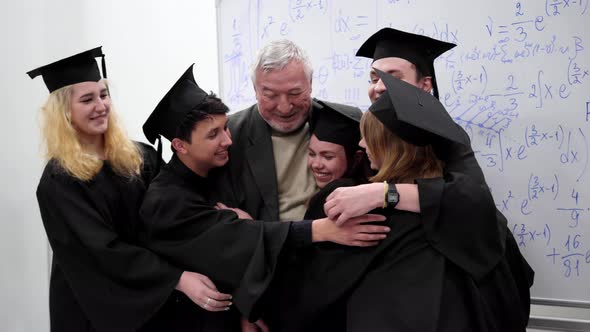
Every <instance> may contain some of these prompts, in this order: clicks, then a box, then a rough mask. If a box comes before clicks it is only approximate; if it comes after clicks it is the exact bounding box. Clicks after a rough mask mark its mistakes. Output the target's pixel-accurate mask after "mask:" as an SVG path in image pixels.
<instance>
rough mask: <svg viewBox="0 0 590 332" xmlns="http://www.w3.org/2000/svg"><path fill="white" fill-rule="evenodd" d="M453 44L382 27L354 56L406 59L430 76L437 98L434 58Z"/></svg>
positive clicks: (453, 45)
mask: <svg viewBox="0 0 590 332" xmlns="http://www.w3.org/2000/svg"><path fill="white" fill-rule="evenodd" d="M455 46H457V45H455V44H452V43H447V42H444V41H441V40H437V39H433V38H430V37H426V36H422V35H416V34H413V33H408V32H404V31H401V30H396V29H392V28H383V29H381V30H379V31H377V32H376V33H374V34H373V35H372V36H371V37H369V39H367V40H366V41H365V42H364V43H363V45H361V47H360V48H359V49H358V51H357V52H356V56H362V57H366V58H372V59H373V61H375V60H379V59H382V58H390V57H396V58H402V59H406V60H408V61H409V62H411V63H413V64H414V65H415V66H416V67H417V68H418V69H419V70H420V71H421V72H423V73H425V74H426V75H428V76H432V88H433V92H434V96H435V97H436V98H438V86H437V84H436V77H435V73H434V59H436V58H437V57H439V56H440V55H441V54H443V53H444V52H446V51H448V50H450V49H451V48H453V47H455Z"/></svg>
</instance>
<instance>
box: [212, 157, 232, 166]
mask: <svg viewBox="0 0 590 332" xmlns="http://www.w3.org/2000/svg"><path fill="white" fill-rule="evenodd" d="M228 161H229V156H225V157H219V158H217V160H216V162H215V166H216V167H222V166H225V164H227V162H228Z"/></svg>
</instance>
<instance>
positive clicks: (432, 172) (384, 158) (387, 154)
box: [360, 112, 443, 183]
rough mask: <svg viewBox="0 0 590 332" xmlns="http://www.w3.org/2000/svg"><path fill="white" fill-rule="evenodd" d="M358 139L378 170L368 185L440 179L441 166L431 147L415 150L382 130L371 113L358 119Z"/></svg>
mask: <svg viewBox="0 0 590 332" xmlns="http://www.w3.org/2000/svg"><path fill="white" fill-rule="evenodd" d="M360 126H361V135H362V137H363V138H364V139H365V142H366V144H367V148H368V149H369V152H370V153H371V155H372V157H373V158H374V159H375V161H377V162H379V163H380V164H381V166H380V167H379V171H378V172H377V174H375V175H374V176H373V177H371V178H369V180H370V181H372V182H381V181H390V182H395V183H413V182H414V180H415V179H419V178H433V177H438V176H442V169H443V162H442V161H441V160H439V159H438V158H437V157H436V155H435V154H434V150H433V149H432V146H431V145H427V146H423V147H422V146H416V145H413V144H411V143H408V142H406V141H404V140H402V139H401V138H400V137H399V136H397V135H395V134H394V133H392V132H391V131H390V130H389V129H387V128H385V126H384V125H383V123H381V121H379V119H377V118H376V117H375V116H374V115H373V114H372V113H371V112H365V113H364V114H363V117H362V118H361V124H360Z"/></svg>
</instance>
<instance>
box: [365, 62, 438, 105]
mask: <svg viewBox="0 0 590 332" xmlns="http://www.w3.org/2000/svg"><path fill="white" fill-rule="evenodd" d="M375 69H379V70H381V71H382V72H385V73H388V74H390V75H392V76H394V77H396V78H398V79H400V80H402V81H405V82H407V83H410V84H412V85H414V86H416V87H418V88H420V89H423V90H425V91H430V90H432V77H431V76H424V77H421V78H418V77H419V76H420V75H418V72H417V71H416V66H415V65H414V64H413V63H411V62H410V61H408V60H406V59H402V58H396V57H390V58H381V59H378V60H375V61H374V62H373V64H372V65H371V73H370V81H369V82H370V83H369V99H371V102H372V103H374V102H375V100H377V98H379V96H381V95H382V94H383V92H385V91H386V90H387V89H386V88H385V85H384V84H383V82H382V81H381V79H380V78H379V75H377V72H376V71H375Z"/></svg>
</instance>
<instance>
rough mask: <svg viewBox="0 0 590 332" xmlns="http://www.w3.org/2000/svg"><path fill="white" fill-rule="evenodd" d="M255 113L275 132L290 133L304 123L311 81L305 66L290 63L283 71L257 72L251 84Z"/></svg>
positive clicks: (309, 104)
mask: <svg viewBox="0 0 590 332" xmlns="http://www.w3.org/2000/svg"><path fill="white" fill-rule="evenodd" d="M254 90H255V92H256V100H257V101H258V112H260V116H262V118H263V119H264V120H265V121H266V123H268V124H269V125H270V126H271V127H272V128H273V129H274V130H276V131H278V132H280V133H285V134H287V133H290V132H293V131H295V130H297V129H299V128H300V127H301V126H302V125H303V123H304V122H305V121H306V120H307V116H308V115H309V110H310V107H311V81H310V79H309V78H308V77H307V75H306V74H305V66H304V65H303V64H302V63H300V62H297V61H294V60H292V61H291V62H289V63H288V64H287V65H286V66H285V67H284V68H283V69H280V70H278V69H274V70H270V71H266V72H265V71H263V70H261V69H258V70H257V71H256V79H255V81H254Z"/></svg>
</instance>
